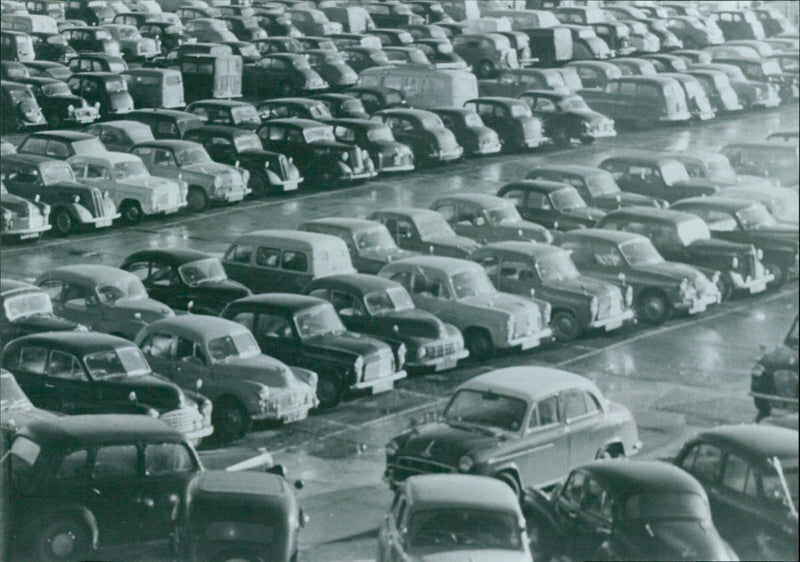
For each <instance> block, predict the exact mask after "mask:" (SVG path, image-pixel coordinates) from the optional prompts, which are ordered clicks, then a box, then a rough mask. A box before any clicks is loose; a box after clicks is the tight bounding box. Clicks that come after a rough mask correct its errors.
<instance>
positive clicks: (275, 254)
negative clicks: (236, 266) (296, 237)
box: [248, 248, 281, 267]
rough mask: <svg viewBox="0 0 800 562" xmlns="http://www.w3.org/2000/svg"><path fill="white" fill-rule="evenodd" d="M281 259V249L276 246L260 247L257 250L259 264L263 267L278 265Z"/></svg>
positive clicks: (257, 262)
mask: <svg viewBox="0 0 800 562" xmlns="http://www.w3.org/2000/svg"><path fill="white" fill-rule="evenodd" d="M280 259H281V251H280V250H277V249H275V248H259V249H258V250H257V251H256V264H257V265H260V266H263V267H278V264H279V263H280ZM248 261H249V260H248Z"/></svg>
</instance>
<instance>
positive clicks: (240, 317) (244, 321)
mask: <svg viewBox="0 0 800 562" xmlns="http://www.w3.org/2000/svg"><path fill="white" fill-rule="evenodd" d="M232 320H233V321H234V322H236V323H237V324H241V325H242V326H244V327H245V328H247V329H248V330H250V331H251V332H252V331H253V328H254V326H255V320H256V315H255V314H253V313H252V312H240V313H239V314H237V315H236V316H234V317H233V319H232Z"/></svg>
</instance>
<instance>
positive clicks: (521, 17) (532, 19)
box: [481, 10, 561, 31]
mask: <svg viewBox="0 0 800 562" xmlns="http://www.w3.org/2000/svg"><path fill="white" fill-rule="evenodd" d="M481 15H482V16H484V17H487V16H488V17H492V18H508V19H509V20H511V29H513V30H514V31H517V30H519V31H527V30H529V29H538V28H543V27H557V26H559V25H561V22H560V21H558V18H556V16H555V15H554V14H553V12H549V11H547V10H482V11H481Z"/></svg>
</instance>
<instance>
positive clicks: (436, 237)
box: [367, 207, 478, 258]
mask: <svg viewBox="0 0 800 562" xmlns="http://www.w3.org/2000/svg"><path fill="white" fill-rule="evenodd" d="M367 218H368V219H369V220H373V221H377V222H380V223H382V224H384V225H385V226H386V228H387V229H388V230H389V234H390V235H391V237H392V238H393V239H394V240H395V242H396V243H397V245H398V246H399V247H400V248H402V249H404V250H411V251H413V252H420V253H426V254H431V255H437V256H449V257H456V258H464V257H467V256H468V255H469V254H470V253H471V252H472V251H473V250H474V249H475V248H477V247H478V243H477V242H475V241H474V240H472V239H471V238H467V237H465V236H459V235H458V234H456V233H455V232H454V231H453V229H452V228H451V227H450V225H449V224H447V221H445V220H444V217H442V215H441V214H439V213H437V212H436V211H431V210H429V209H417V208H415V207H389V208H386V209H383V210H381V211H375V212H373V213H371V214H369V215H368V216H367Z"/></svg>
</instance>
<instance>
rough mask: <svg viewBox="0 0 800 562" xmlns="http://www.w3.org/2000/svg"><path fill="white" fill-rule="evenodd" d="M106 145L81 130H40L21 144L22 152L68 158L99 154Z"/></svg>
mask: <svg viewBox="0 0 800 562" xmlns="http://www.w3.org/2000/svg"><path fill="white" fill-rule="evenodd" d="M105 151H106V147H105V146H104V145H103V143H102V142H100V139H98V138H97V137H96V136H94V135H90V134H88V133H83V132H80V131H38V132H36V133H31V134H30V135H28V136H27V137H25V139H24V140H23V141H22V142H21V143H20V144H19V146H18V147H17V152H19V153H20V154H38V155H40V156H47V157H49V158H56V159H58V160H66V159H67V158H69V157H70V156H75V155H76V154H86V155H90V154H97V153H98V152H105Z"/></svg>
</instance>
